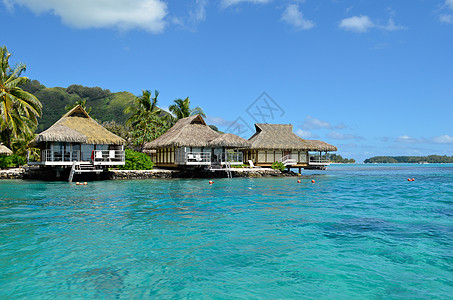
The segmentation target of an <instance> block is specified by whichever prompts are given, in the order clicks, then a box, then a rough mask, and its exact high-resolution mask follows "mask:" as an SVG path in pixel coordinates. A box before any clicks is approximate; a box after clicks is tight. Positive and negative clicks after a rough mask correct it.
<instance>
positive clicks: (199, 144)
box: [145, 115, 250, 168]
mask: <svg viewBox="0 0 453 300" xmlns="http://www.w3.org/2000/svg"><path fill="white" fill-rule="evenodd" d="M249 146H250V143H249V142H248V141H247V140H245V139H243V138H240V137H238V136H236V135H233V134H221V133H218V132H216V131H214V130H212V129H211V128H210V127H209V126H208V125H206V123H205V121H204V120H203V118H202V117H201V116H200V115H195V116H191V117H187V118H183V119H180V120H178V122H176V124H175V125H174V126H173V127H172V128H170V129H169V130H168V131H167V132H166V133H164V134H163V135H161V136H160V137H158V138H157V139H155V140H154V141H152V142H149V143H147V144H145V151H147V152H148V153H152V159H153V161H154V162H155V164H156V166H158V167H173V168H177V167H212V166H215V165H216V166H220V167H222V166H225V165H227V166H228V165H238V164H243V153H242V151H240V149H242V148H248V147H249ZM152 150H155V151H152Z"/></svg>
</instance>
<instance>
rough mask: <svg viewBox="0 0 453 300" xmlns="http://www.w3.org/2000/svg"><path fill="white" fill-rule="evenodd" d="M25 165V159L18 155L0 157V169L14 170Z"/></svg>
mask: <svg viewBox="0 0 453 300" xmlns="http://www.w3.org/2000/svg"><path fill="white" fill-rule="evenodd" d="M26 163H27V160H26V159H25V157H23V156H20V155H10V156H6V155H0V169H8V168H16V167H20V166H23V165H25V164H26Z"/></svg>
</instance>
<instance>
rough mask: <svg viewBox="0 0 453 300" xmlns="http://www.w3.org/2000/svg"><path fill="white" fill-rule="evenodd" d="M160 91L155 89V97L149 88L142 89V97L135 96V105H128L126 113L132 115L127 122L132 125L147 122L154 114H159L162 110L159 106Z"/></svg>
mask: <svg viewBox="0 0 453 300" xmlns="http://www.w3.org/2000/svg"><path fill="white" fill-rule="evenodd" d="M158 96H159V91H158V90H155V91H154V98H153V97H152V93H151V92H150V91H149V90H142V96H141V97H135V101H134V106H129V107H126V109H125V110H124V113H126V114H129V113H131V116H130V117H129V119H127V121H126V124H127V125H130V126H132V127H134V126H136V125H137V124H140V123H143V122H147V121H149V120H150V118H152V117H153V116H156V115H159V114H160V112H161V110H160V108H158V107H157V97H158Z"/></svg>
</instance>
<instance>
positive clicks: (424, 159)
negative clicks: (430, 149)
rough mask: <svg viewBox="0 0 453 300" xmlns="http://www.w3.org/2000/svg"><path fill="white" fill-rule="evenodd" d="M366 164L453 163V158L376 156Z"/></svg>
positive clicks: (437, 156) (438, 156) (435, 156)
mask: <svg viewBox="0 0 453 300" xmlns="http://www.w3.org/2000/svg"><path fill="white" fill-rule="evenodd" d="M364 162H365V163H423V162H427V163H431V164H434V163H453V156H446V155H444V156H440V155H429V156H375V157H371V158H368V159H365V161H364Z"/></svg>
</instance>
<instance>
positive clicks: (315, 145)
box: [305, 140, 338, 151]
mask: <svg viewBox="0 0 453 300" xmlns="http://www.w3.org/2000/svg"><path fill="white" fill-rule="evenodd" d="M305 141H306V142H308V143H309V144H310V147H309V149H308V150H312V151H337V150H338V149H337V147H335V146H333V145H331V144H327V143H326V142H323V141H318V140H305Z"/></svg>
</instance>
